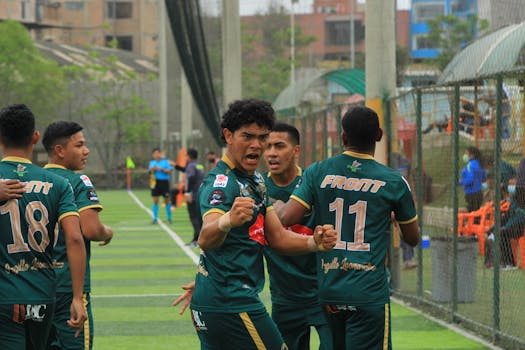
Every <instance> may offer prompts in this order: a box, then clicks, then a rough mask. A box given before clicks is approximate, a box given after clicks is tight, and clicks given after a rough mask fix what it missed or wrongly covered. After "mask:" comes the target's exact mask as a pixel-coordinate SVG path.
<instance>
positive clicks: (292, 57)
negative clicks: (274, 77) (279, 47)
mask: <svg viewBox="0 0 525 350" xmlns="http://www.w3.org/2000/svg"><path fill="white" fill-rule="evenodd" d="M296 1H297V0H292V9H291V11H290V85H292V86H293V85H294V84H295V14H294V4H295V2H296Z"/></svg>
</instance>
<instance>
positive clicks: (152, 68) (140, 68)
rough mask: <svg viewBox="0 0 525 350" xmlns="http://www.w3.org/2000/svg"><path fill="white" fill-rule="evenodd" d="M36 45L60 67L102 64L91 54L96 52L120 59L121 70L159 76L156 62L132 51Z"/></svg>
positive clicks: (43, 43) (45, 43) (45, 44)
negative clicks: (92, 62) (91, 63)
mask: <svg viewBox="0 0 525 350" xmlns="http://www.w3.org/2000/svg"><path fill="white" fill-rule="evenodd" d="M35 45H36V47H37V48H38V49H39V50H40V51H42V52H43V53H45V54H46V55H47V56H49V57H50V58H51V59H53V60H55V61H56V62H58V64H60V65H71V64H75V65H78V66H83V65H86V64H88V63H90V62H91V61H97V63H102V62H101V61H100V60H97V59H96V58H94V57H93V56H92V55H90V53H91V52H93V51H95V52H97V53H98V54H99V55H100V56H101V57H104V56H115V57H116V58H117V59H118V62H117V66H118V67H119V68H120V69H124V70H126V71H133V72H136V73H139V74H158V67H157V64H156V62H155V61H154V60H152V59H149V58H146V57H144V56H141V55H138V54H135V53H133V52H130V51H125V50H119V49H113V48H109V47H98V46H96V47H90V48H89V49H86V48H85V47H83V46H80V45H78V46H74V45H67V44H58V43H54V42H50V41H37V42H35Z"/></svg>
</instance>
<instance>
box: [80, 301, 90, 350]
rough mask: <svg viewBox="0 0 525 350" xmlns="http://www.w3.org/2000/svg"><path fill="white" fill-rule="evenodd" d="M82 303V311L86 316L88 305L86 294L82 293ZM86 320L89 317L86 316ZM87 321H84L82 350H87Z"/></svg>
mask: <svg viewBox="0 0 525 350" xmlns="http://www.w3.org/2000/svg"><path fill="white" fill-rule="evenodd" d="M82 301H83V302H84V310H85V311H86V314H87V304H88V300H87V294H86V293H84V294H82ZM88 318H89V315H88ZM89 336H90V334H89V319H87V320H86V322H84V349H86V350H89Z"/></svg>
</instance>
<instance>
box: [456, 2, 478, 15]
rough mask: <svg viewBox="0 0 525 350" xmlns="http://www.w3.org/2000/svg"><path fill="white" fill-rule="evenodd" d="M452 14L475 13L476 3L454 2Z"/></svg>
mask: <svg viewBox="0 0 525 350" xmlns="http://www.w3.org/2000/svg"><path fill="white" fill-rule="evenodd" d="M451 9H452V13H456V12H474V2H473V1H472V0H454V1H452V3H451Z"/></svg>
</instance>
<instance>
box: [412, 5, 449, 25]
mask: <svg viewBox="0 0 525 350" xmlns="http://www.w3.org/2000/svg"><path fill="white" fill-rule="evenodd" d="M444 14H445V4H444V3H439V2H434V3H417V4H414V23H425V22H427V21H429V20H432V19H434V18H436V17H439V16H442V15H444Z"/></svg>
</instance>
